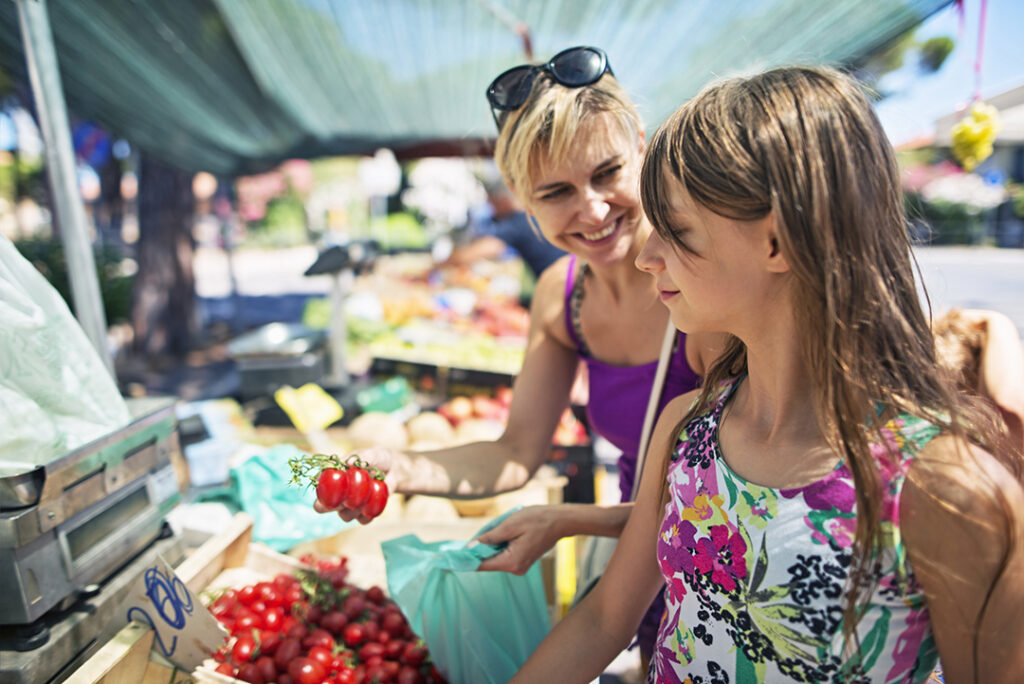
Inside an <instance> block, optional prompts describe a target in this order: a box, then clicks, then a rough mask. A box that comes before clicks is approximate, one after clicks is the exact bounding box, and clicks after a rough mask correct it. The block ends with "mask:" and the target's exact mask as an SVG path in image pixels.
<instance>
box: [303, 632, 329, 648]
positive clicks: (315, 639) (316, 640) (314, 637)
mask: <svg viewBox="0 0 1024 684" xmlns="http://www.w3.org/2000/svg"><path fill="white" fill-rule="evenodd" d="M302 645H303V646H305V647H306V648H313V647H314V646H323V647H324V648H326V649H327V650H328V651H329V650H331V649H333V648H334V637H333V636H331V633H330V632H328V631H327V630H326V629H323V628H322V627H317V628H316V629H314V630H313V631H312V632H310V633H309V636H307V637H306V638H305V639H303V640H302Z"/></svg>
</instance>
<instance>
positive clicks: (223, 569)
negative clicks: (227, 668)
mask: <svg viewBox="0 0 1024 684" xmlns="http://www.w3.org/2000/svg"><path fill="white" fill-rule="evenodd" d="M252 525H253V520H252V517H250V516H249V515H247V514H245V513H239V514H237V515H236V516H235V517H234V518H233V519H232V521H231V524H230V525H229V526H228V528H227V529H225V530H224V531H223V532H221V533H220V534H217V535H215V536H213V537H211V538H210V539H208V540H207V541H206V542H204V543H203V545H202V546H200V547H198V548H197V549H196V550H195V551H193V552H192V554H191V555H189V556H188V557H187V558H186V559H185V560H184V561H182V562H181V563H180V564H179V565H178V566H177V567H176V568H174V572H175V574H176V575H177V576H178V578H179V579H181V581H182V582H184V583H185V585H186V586H187V587H188V588H189V590H190V591H191V592H192V593H193V594H194V595H196V596H198V595H199V593H200V592H202V591H206V590H216V589H220V588H226V587H229V586H243V585H246V584H252V583H255V582H258V581H261V580H264V579H268V580H269V579H272V578H273V577H274V575H276V574H278V573H281V572H289V573H290V572H293V571H294V570H296V569H297V568H299V567H302V564H301V563H300V562H299V561H298V560H297V559H295V558H292V557H290V556H286V555H283V554H280V553H276V552H275V551H273V550H272V549H270V548H269V547H267V546H264V545H263V544H258V543H252ZM154 634H155V633H154V632H153V630H152V629H151V628H149V627H146V626H144V625H141V624H139V623H136V622H132V623H129V624H128V625H127V626H125V627H124V628H122V629H121V630H120V631H119V632H117V634H115V635H114V636H113V637H112V638H111V639H110V641H108V642H107V643H106V644H105V645H104V646H103V647H102V648H100V650H99V651H97V652H96V653H95V654H94V655H93V656H92V657H91V658H90V659H89V660H87V661H86V662H84V663H83V664H82V665H81V667H79V668H78V669H77V670H75V671H74V672H73V673H72V674H71V676H70V677H69V678H68V679H67V680H65V681H66V682H71V683H73V684H123V683H127V682H131V683H133V684H135V683H139V684H194V683H196V682H201V681H210V682H212V681H218V682H234V681H237V680H234V679H232V678H231V677H226V676H224V675H221V674H217V673H215V672H212V671H210V670H206V668H200V669H198V670H196V671H194V672H185V671H183V670H181V669H179V668H176V667H175V666H174V665H172V664H171V663H169V662H167V661H166V660H164V659H163V658H162V657H161V656H160V655H159V654H157V653H155V652H152V651H151V649H152V646H153V638H154Z"/></svg>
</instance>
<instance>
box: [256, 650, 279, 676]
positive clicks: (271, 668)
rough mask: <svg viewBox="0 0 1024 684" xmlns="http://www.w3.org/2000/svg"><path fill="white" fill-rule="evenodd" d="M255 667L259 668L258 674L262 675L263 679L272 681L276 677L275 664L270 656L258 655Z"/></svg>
mask: <svg viewBox="0 0 1024 684" xmlns="http://www.w3.org/2000/svg"><path fill="white" fill-rule="evenodd" d="M256 667H258V668H259V669H260V674H262V675H263V681H266V682H272V681H274V680H275V679H277V665H276V664H275V663H274V659H273V658H271V657H270V656H260V657H259V658H257V659H256Z"/></svg>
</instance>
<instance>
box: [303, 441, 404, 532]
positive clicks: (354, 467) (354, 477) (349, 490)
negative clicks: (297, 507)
mask: <svg viewBox="0 0 1024 684" xmlns="http://www.w3.org/2000/svg"><path fill="white" fill-rule="evenodd" d="M288 465H290V466H291V469H292V484H305V483H308V484H309V485H311V486H313V487H316V498H317V499H318V500H319V501H320V503H321V504H323V505H324V506H325V507H327V508H339V507H345V508H349V509H351V510H354V511H359V515H360V516H362V517H363V518H366V519H371V518H376V517H377V516H378V515H380V514H381V513H382V512H383V511H384V507H385V506H386V505H387V503H388V486H387V484H385V482H384V473H382V472H381V471H380V470H378V469H377V468H375V467H373V466H372V465H370V464H369V463H366V462H365V461H363V460H362V459H360V458H359V457H358V456H357V455H355V454H353V455H352V456H349V457H348V458H346V459H345V460H344V461H342V460H341V458H339V457H338V456H336V455H334V454H330V455H328V454H312V455H309V456H299V457H296V458H290V459H288Z"/></svg>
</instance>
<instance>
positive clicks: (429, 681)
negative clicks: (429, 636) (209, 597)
mask: <svg viewBox="0 0 1024 684" xmlns="http://www.w3.org/2000/svg"><path fill="white" fill-rule="evenodd" d="M302 560H303V561H304V563H305V564H306V567H305V568H303V569H302V570H300V571H298V572H297V573H296V575H294V576H293V575H287V574H279V575H277V576H276V577H275V578H274V579H273V581H270V582H259V583H257V584H252V585H248V586H245V587H242V588H241V589H228V590H227V591H225V592H224V593H223V594H221V595H220V596H219V597H217V599H216V600H214V601H213V602H212V603H211V604H210V611H211V612H212V613H213V614H214V616H215V617H216V618H217V619H218V620H219V621H220V622H221V624H223V625H224V626H225V627H226V628H227V629H228V631H229V632H231V635H232V636H231V638H230V639H229V641H228V642H227V643H226V644H225V645H224V646H223V647H222V648H221V649H220V650H219V651H217V653H215V654H214V659H215V660H217V661H218V663H219V664H218V665H217V667H216V671H217V672H220V673H222V674H226V675H228V676H231V677H234V678H236V679H239V680H241V681H243V682H250V683H251V684H271V682H275V683H276V684H389V683H390V682H393V683H394V684H439V683H443V682H444V681H445V680H444V678H443V677H442V676H441V674H440V673H439V672H438V671H437V668H436V667H434V665H433V664H432V663H431V661H430V656H429V654H428V652H427V648H426V646H425V645H424V644H423V642H422V641H421V640H419V639H417V638H416V636H415V635H414V634H413V632H412V630H411V629H410V628H409V624H408V623H407V622H406V620H405V617H404V616H403V615H402V613H401V611H400V610H399V609H398V607H397V606H396V605H395V603H394V602H393V601H391V600H390V599H388V598H387V596H385V594H384V590H383V589H381V588H380V587H378V586H373V587H370V588H369V589H366V590H365V591H364V590H362V589H360V588H358V587H355V586H353V585H351V584H348V583H347V582H346V577H347V575H348V569H347V567H346V560H347V559H345V558H344V557H342V558H336V559H325V558H313V557H311V556H307V557H304V558H303V559H302Z"/></svg>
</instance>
